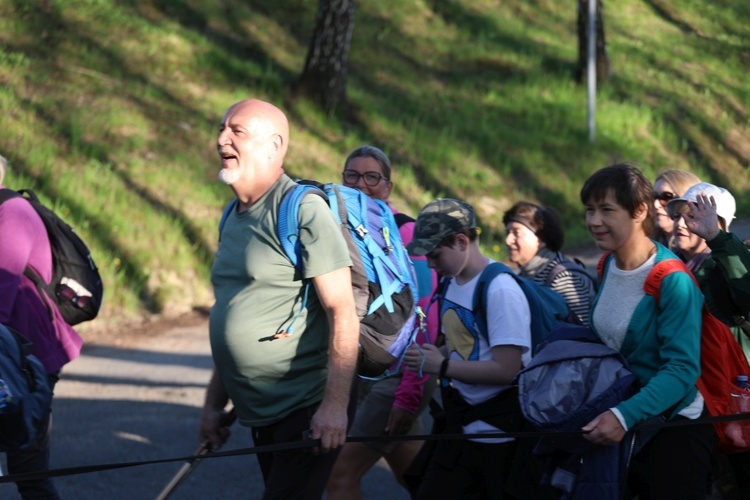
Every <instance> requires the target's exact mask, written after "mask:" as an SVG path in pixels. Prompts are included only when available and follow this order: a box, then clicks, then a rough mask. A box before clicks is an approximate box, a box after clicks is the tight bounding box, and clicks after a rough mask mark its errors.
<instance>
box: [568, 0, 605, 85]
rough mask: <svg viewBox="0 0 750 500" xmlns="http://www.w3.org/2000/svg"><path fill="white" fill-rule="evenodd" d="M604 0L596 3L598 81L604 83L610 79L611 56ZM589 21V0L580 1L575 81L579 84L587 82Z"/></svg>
mask: <svg viewBox="0 0 750 500" xmlns="http://www.w3.org/2000/svg"><path fill="white" fill-rule="evenodd" d="M603 8H604V7H603V6H602V0H597V1H596V79H597V81H600V82H603V81H605V80H607V79H608V78H609V73H610V67H609V56H608V55H607V41H606V39H605V38H604V19H603V18H602V10H603ZM588 19H589V7H588V0H578V65H577V66H576V71H575V79H576V80H577V81H578V82H579V83H584V82H585V81H586V72H587V70H586V67H587V66H588V57H587V49H586V47H587V43H588V30H587V24H588Z"/></svg>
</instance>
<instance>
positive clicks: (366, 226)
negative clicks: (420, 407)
mask: <svg viewBox="0 0 750 500" xmlns="http://www.w3.org/2000/svg"><path fill="white" fill-rule="evenodd" d="M308 194H313V195H317V196H321V197H323V198H324V199H325V200H326V201H327V202H328V205H329V207H330V208H331V211H332V212H333V214H334V216H335V218H336V221H337V222H338V223H339V225H340V226H341V230H342V233H343V235H344V239H345V240H346V242H347V246H348V247H349V255H350V258H351V260H352V264H353V266H352V288H353V290H354V298H355V303H356V306H357V314H358V316H359V319H360V336H359V346H360V349H359V361H358V364H357V372H358V375H359V376H360V377H363V378H378V377H383V376H388V375H389V374H390V372H389V370H388V368H389V367H390V366H391V365H393V364H394V363H395V362H396V361H400V359H401V358H402V355H403V353H404V352H405V350H406V348H407V347H408V346H409V344H410V343H411V342H412V341H413V338H414V336H415V335H416V334H417V332H418V330H419V329H418V328H417V325H416V323H417V315H416V314H415V306H416V298H417V285H416V278H415V276H414V269H413V267H412V264H411V260H410V259H409V255H408V254H407V252H406V248H405V247H404V244H403V242H402V241H401V235H400V233H399V230H398V225H397V224H396V221H395V219H394V216H393V212H391V209H390V208H389V207H388V205H387V204H386V203H385V202H383V201H381V200H376V199H373V198H371V197H369V196H367V195H366V194H365V193H363V192H362V191H360V190H358V189H354V188H350V187H346V186H342V185H339V184H333V183H329V184H320V183H317V182H315V181H298V184H297V185H296V186H294V187H293V188H291V189H290V190H289V191H287V193H285V194H284V198H283V199H282V201H281V206H280V208H279V220H278V227H277V233H278V236H279V241H281V246H282V248H283V250H284V253H285V254H286V256H287V258H288V259H289V261H290V262H291V263H292V264H293V265H294V267H295V268H296V269H298V270H300V271H301V269H300V267H301V265H302V262H301V261H302V259H301V256H300V252H301V248H300V243H299V238H298V235H299V207H300V203H301V201H302V198H304V197H305V196H307V195H308ZM235 206H236V200H234V201H232V202H231V203H230V204H229V205H228V206H227V208H226V209H225V211H224V215H223V216H222V220H221V222H220V224H219V232H221V229H222V228H223V225H224V221H225V220H226V217H227V216H228V214H229V213H230V211H231V210H232V209H233V208H234V207H235ZM309 286H310V283H309V282H308V283H306V284H305V287H306V290H305V292H304V294H303V296H304V297H305V298H306V297H307V289H309ZM304 307H305V302H304V299H303V303H302V305H301V307H300V310H301V309H304ZM295 319H296V317H295ZM292 323H293V322H292ZM292 328H293V327H292V326H290V327H289V328H287V331H289V332H291V331H292ZM397 369H398V367H397Z"/></svg>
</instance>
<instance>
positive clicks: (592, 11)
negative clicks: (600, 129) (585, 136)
mask: <svg viewBox="0 0 750 500" xmlns="http://www.w3.org/2000/svg"><path fill="white" fill-rule="evenodd" d="M586 34H587V39H586V42H587V46H586V49H587V60H588V67H587V69H588V127H589V141H591V142H594V139H595V138H596V0H589V15H588V23H587V24H586Z"/></svg>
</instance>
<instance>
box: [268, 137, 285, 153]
mask: <svg viewBox="0 0 750 500" xmlns="http://www.w3.org/2000/svg"><path fill="white" fill-rule="evenodd" d="M283 145H284V138H283V137H281V134H274V135H273V136H272V137H271V141H270V148H271V149H270V151H269V156H268V157H269V158H273V157H274V156H276V155H278V154H279V152H281V148H282V146H283Z"/></svg>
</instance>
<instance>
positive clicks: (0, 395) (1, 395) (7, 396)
mask: <svg viewBox="0 0 750 500" xmlns="http://www.w3.org/2000/svg"><path fill="white" fill-rule="evenodd" d="M12 403H13V394H12V393H11V392H10V388H9V387H8V384H6V383H5V380H3V379H1V378H0V410H1V409H3V408H5V407H6V406H10V405H12Z"/></svg>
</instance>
